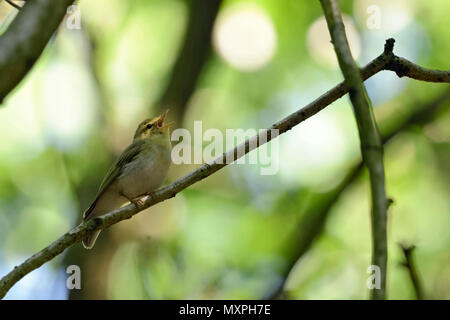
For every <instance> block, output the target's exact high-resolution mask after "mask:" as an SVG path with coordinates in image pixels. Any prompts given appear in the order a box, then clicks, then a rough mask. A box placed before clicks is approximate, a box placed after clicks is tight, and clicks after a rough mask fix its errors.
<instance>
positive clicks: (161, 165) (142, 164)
mask: <svg viewBox="0 0 450 320" xmlns="http://www.w3.org/2000/svg"><path fill="white" fill-rule="evenodd" d="M170 161H171V159H170V150H165V149H164V148H161V147H159V146H155V147H153V149H152V150H149V151H148V152H144V153H141V154H140V155H138V156H137V157H136V159H134V160H133V161H132V162H130V163H128V164H127V165H125V167H124V169H123V171H122V174H121V175H120V176H119V178H118V187H119V190H120V191H121V192H122V193H123V194H125V195H126V196H127V197H128V198H130V199H131V198H135V197H137V196H140V195H142V194H144V193H146V192H151V191H154V190H156V189H158V188H159V187H160V186H161V184H162V183H163V182H164V180H165V178H166V175H167V171H168V169H169V166H170Z"/></svg>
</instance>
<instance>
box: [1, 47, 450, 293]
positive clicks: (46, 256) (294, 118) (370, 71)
mask: <svg viewBox="0 0 450 320" xmlns="http://www.w3.org/2000/svg"><path fill="white" fill-rule="evenodd" d="M393 41H394V40H393V39H390V40H388V41H387V42H389V43H393ZM386 47H387V46H385V51H384V52H383V53H382V54H381V55H380V56H378V57H377V58H376V59H374V60H373V61H372V62H370V63H369V64H368V65H367V66H366V67H364V68H363V69H362V70H361V75H362V77H363V79H364V80H366V79H368V78H370V77H371V76H373V75H374V74H376V73H378V72H380V71H381V70H384V68H385V67H386V65H387V64H388V63H389V62H390V61H391V59H392V57H394V55H393V53H392V47H390V50H386ZM388 49H389V48H388ZM442 81H445V79H442ZM446 82H450V79H448V81H446ZM348 91H349V89H348V87H347V86H346V85H345V84H344V83H343V82H341V83H340V84H338V85H337V86H335V87H334V88H332V89H331V90H329V91H327V92H326V93H325V94H323V95H322V96H320V97H319V98H317V99H316V100H314V101H313V102H311V103H309V104H308V105H306V106H305V107H303V108H302V109H300V110H298V111H296V112H294V113H293V114H291V115H289V116H287V117H286V118H284V119H283V120H281V121H279V122H277V123H275V124H274V125H272V126H271V127H270V128H269V129H268V130H269V133H270V129H278V130H279V134H283V133H285V132H287V131H289V130H290V129H292V128H293V127H294V126H296V125H298V124H299V123H300V122H302V121H304V120H306V119H308V118H309V117H311V116H313V115H315V114H316V113H318V112H319V111H320V110H322V109H324V108H325V107H326V106H328V105H329V104H331V103H333V102H334V101H336V100H337V99H339V98H341V97H342V96H343V95H344V94H346V93H347V92H348ZM254 139H255V138H252V139H249V140H247V141H245V142H244V143H243V144H241V145H239V146H237V147H235V148H234V149H233V150H230V151H229V152H227V153H224V154H223V155H222V156H220V157H218V158H217V159H216V160H215V161H213V162H212V163H209V164H204V165H202V166H200V167H199V168H197V169H195V170H194V171H192V172H190V173H188V174H187V175H185V176H184V177H182V178H180V179H178V180H176V181H175V182H173V183H172V184H170V185H168V186H166V187H163V188H161V189H159V190H157V191H155V192H154V193H153V194H152V195H151V196H149V197H148V198H147V199H146V200H145V201H144V204H143V205H142V206H141V207H139V208H137V207H135V206H134V205H128V206H125V207H123V208H120V209H118V210H114V211H112V212H110V213H108V214H106V215H104V216H101V217H96V218H94V219H92V220H89V221H86V222H83V223H81V224H80V225H79V226H77V227H75V228H74V229H72V230H71V231H69V232H67V233H66V234H64V235H63V236H61V237H60V238H59V239H57V240H56V241H54V242H53V243H52V244H50V245H49V246H47V247H46V248H44V249H43V250H41V251H39V252H37V253H36V254H34V255H33V256H31V257H30V258H28V259H27V260H25V261H24V262H23V263H21V264H20V265H19V266H16V267H15V268H14V269H13V270H12V271H10V272H9V273H8V274H7V275H5V276H4V277H3V278H2V279H0V298H2V297H4V296H5V294H6V293H7V292H8V290H9V289H10V288H11V287H12V286H13V285H14V284H15V283H16V282H17V281H19V280H20V279H21V278H23V277H24V276H25V275H26V274H28V273H30V272H31V271H33V270H34V269H36V268H39V267H40V266H41V265H43V264H44V263H46V262H47V261H50V260H51V259H53V258H54V257H55V256H57V255H59V254H61V253H62V252H63V251H64V250H65V249H66V248H68V247H69V246H71V245H73V244H75V243H77V242H80V241H81V240H82V239H83V238H85V237H86V235H87V234H88V233H90V232H92V231H94V230H100V229H105V228H108V227H110V226H111V225H113V224H116V223H118V222H120V221H122V220H125V219H130V218H131V217H132V216H134V215H135V214H137V213H139V212H141V211H143V210H144V209H147V208H148V207H150V206H153V205H155V204H156V203H159V202H162V201H164V200H166V199H169V198H172V197H174V196H175V195H176V194H177V193H178V192H180V191H182V190H183V189H185V188H187V187H189V186H190V185H192V184H194V183H196V182H198V181H200V180H202V179H204V178H206V177H208V176H210V175H211V174H213V173H214V172H216V171H218V170H220V169H221V168H223V167H224V166H226V165H227V162H226V161H224V160H226V159H227V154H232V155H234V159H237V155H238V150H242V145H243V146H245V152H244V153H243V154H241V153H239V157H241V156H244V155H245V154H246V153H248V152H250V151H251V150H249V145H250V140H254ZM271 139H272V135H270V134H269V135H268V137H267V141H264V143H266V142H269V141H270V140H271ZM261 144H263V143H262V141H260V140H259V139H257V146H256V147H259V146H260V145H261ZM221 162H222V163H221Z"/></svg>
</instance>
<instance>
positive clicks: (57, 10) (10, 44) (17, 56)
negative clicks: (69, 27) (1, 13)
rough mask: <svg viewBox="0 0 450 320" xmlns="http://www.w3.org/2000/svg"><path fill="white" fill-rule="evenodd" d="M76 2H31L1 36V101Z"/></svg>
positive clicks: (60, 0)
mask: <svg viewBox="0 0 450 320" xmlns="http://www.w3.org/2000/svg"><path fill="white" fill-rule="evenodd" d="M73 1H74V0H58V1H55V0H33V1H27V2H26V3H25V5H24V6H23V7H22V8H21V10H20V11H19V13H18V14H17V16H16V17H15V18H14V20H13V22H12V23H11V25H10V26H9V27H8V29H7V30H6V31H5V33H4V34H2V35H1V36H0V48H1V50H0V103H2V102H3V99H4V98H5V97H6V96H7V95H8V93H10V92H11V90H13V89H14V88H15V87H16V86H17V85H18V84H19V83H20V81H22V79H23V78H24V77H25V75H26V74H27V73H28V71H29V70H30V69H31V68H32V67H33V65H34V63H35V62H36V60H37V59H38V58H39V56H40V55H41V53H42V51H43V50H44V48H45V46H46V45H47V42H48V41H49V40H50V38H51V36H52V35H53V33H54V32H55V30H56V29H57V28H58V26H59V24H60V23H61V21H62V19H63V18H64V16H65V14H66V10H67V7H68V6H69V5H71V4H72V3H73Z"/></svg>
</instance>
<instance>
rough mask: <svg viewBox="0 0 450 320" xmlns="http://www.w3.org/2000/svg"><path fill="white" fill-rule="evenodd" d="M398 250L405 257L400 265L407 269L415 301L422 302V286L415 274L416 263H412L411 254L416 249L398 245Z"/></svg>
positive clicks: (412, 246)
mask: <svg viewBox="0 0 450 320" xmlns="http://www.w3.org/2000/svg"><path fill="white" fill-rule="evenodd" d="M400 248H401V249H402V252H403V255H404V256H405V262H404V263H402V265H403V266H404V267H405V268H406V269H408V273H409V276H410V278H411V282H412V284H413V286H414V291H415V293H416V297H417V300H423V299H424V295H423V290H422V285H421V284H420V281H419V276H418V274H417V268H416V263H415V261H414V256H413V252H414V250H415V249H416V246H414V245H411V246H407V245H402V244H400Z"/></svg>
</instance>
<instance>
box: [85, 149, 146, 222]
mask: <svg viewBox="0 0 450 320" xmlns="http://www.w3.org/2000/svg"><path fill="white" fill-rule="evenodd" d="M144 143H145V142H144V141H143V140H137V141H135V142H133V143H132V144H131V145H129V146H128V148H126V149H125V150H124V151H123V152H122V154H121V155H120V156H119V158H118V159H117V160H116V162H114V164H113V165H112V166H111V168H109V170H108V173H107V174H106V176H105V178H104V179H103V182H102V183H101V185H100V188H99V190H98V192H97V196H96V197H95V200H94V202H92V204H91V205H90V207H89V208H88V209H87V210H86V211H85V212H84V215H83V219H85V220H86V219H88V218H89V214H90V213H91V212H92V210H94V208H95V205H96V203H97V201H98V199H99V198H100V197H101V196H102V194H103V193H104V192H105V190H106V189H107V188H108V187H109V185H110V184H111V183H112V182H113V181H114V180H115V179H116V178H117V177H118V176H120V174H121V173H122V170H123V168H124V167H125V165H126V164H127V163H130V162H131V161H133V159H134V158H136V156H137V155H138V154H139V153H140V152H141V150H142V146H143V144H144Z"/></svg>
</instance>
